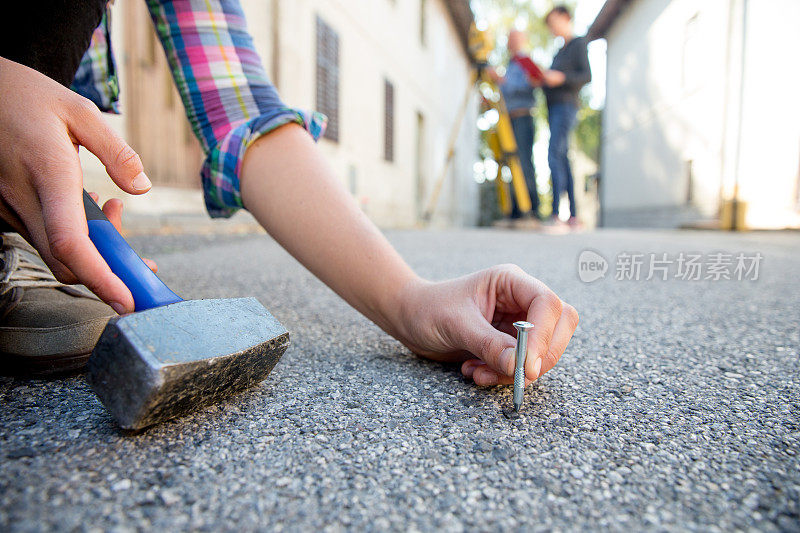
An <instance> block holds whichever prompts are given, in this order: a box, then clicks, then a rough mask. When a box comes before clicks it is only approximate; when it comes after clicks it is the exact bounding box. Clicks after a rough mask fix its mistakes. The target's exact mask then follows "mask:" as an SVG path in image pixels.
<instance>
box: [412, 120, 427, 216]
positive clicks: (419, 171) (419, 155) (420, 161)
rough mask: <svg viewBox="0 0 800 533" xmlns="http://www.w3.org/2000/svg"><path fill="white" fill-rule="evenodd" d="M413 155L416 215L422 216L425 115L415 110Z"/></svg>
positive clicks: (423, 207) (423, 200)
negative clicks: (414, 148)
mask: <svg viewBox="0 0 800 533" xmlns="http://www.w3.org/2000/svg"><path fill="white" fill-rule="evenodd" d="M414 155H415V158H414V159H415V161H414V166H415V167H416V168H415V174H416V176H415V177H416V182H417V190H416V203H417V216H419V217H422V214H423V212H424V209H425V206H424V202H425V116H424V115H423V114H422V113H421V112H420V111H417V146H416V150H415V154H414Z"/></svg>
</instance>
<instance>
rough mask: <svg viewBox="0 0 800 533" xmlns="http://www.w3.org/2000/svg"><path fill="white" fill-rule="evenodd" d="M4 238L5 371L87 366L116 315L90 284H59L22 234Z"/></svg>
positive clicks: (0, 350)
mask: <svg viewBox="0 0 800 533" xmlns="http://www.w3.org/2000/svg"><path fill="white" fill-rule="evenodd" d="M0 240H1V241H2V247H1V248H0V373H2V374H27V375H47V374H54V373H60V372H69V371H75V370H79V369H81V368H83V367H84V366H85V365H86V361H87V360H88V359H89V354H90V353H91V352H92V349H93V348H94V345H95V344H96V343H97V339H98V338H99V337H100V333H102V332H103V328H104V327H105V325H106V322H108V319H109V318H111V317H112V316H115V314H116V313H114V310H113V309H111V307H109V306H107V305H106V304H104V303H103V302H101V301H100V300H99V299H97V297H96V296H94V295H93V294H92V293H90V292H89V291H88V290H87V289H86V288H85V287H83V286H70V285H63V284H62V283H59V282H58V281H57V280H56V279H55V278H54V277H53V274H52V273H51V272H50V270H49V269H48V268H47V266H46V265H45V264H44V261H42V259H41V258H40V257H39V254H37V253H36V251H35V250H34V249H33V248H32V247H31V246H30V245H29V244H28V243H27V242H25V241H24V240H23V239H22V238H21V237H20V236H19V235H17V234H16V233H3V234H0Z"/></svg>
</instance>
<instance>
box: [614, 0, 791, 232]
mask: <svg viewBox="0 0 800 533" xmlns="http://www.w3.org/2000/svg"><path fill="white" fill-rule="evenodd" d="M745 3H746V4H747V10H746V13H745V9H744V8H745ZM798 23H800V3H798V2H796V1H793V0H758V1H755V0H749V1H748V0H708V1H704V2H701V3H698V2H695V1H693V0H637V1H634V2H631V3H630V4H628V5H627V6H626V7H625V8H624V10H623V12H622V13H621V15H620V16H619V18H618V19H617V20H616V21H615V22H614V24H613V26H612V27H611V29H610V31H609V33H608V35H607V41H608V75H607V96H606V108H605V111H604V116H603V147H602V157H601V162H602V179H603V195H602V196H603V207H604V209H605V210H606V214H608V215H613V214H614V212H625V211H637V210H638V211H643V210H644V211H651V212H653V210H658V209H661V210H665V211H669V210H675V211H677V210H681V209H684V210H691V211H692V212H693V213H694V215H690V216H695V217H706V218H714V217H716V216H717V214H718V211H719V210H720V207H721V203H722V202H723V201H725V200H728V199H730V198H731V197H732V195H733V189H734V182H735V181H736V180H737V179H738V181H739V196H740V198H741V200H742V201H744V202H745V203H746V204H747V223H748V225H750V226H753V227H780V226H785V225H793V224H794V223H796V219H797V211H796V209H797V187H798V159H799V158H800V109H799V108H798V105H799V104H798V99H797V98H796V95H795V94H794V93H796V87H797V86H798V71H797V70H796V69H791V68H786V66H785V63H783V62H784V60H785V58H781V57H780V55H779V54H775V51H776V46H780V47H781V48H782V49H784V50H788V49H799V48H800V36H798V34H797V32H796V30H795V29H794V28H796V26H797V24H798ZM778 41H779V42H778ZM743 47H744V48H743ZM743 57H744V59H743ZM743 68H744V72H743V70H742V69H743ZM742 83H744V87H743V86H742Z"/></svg>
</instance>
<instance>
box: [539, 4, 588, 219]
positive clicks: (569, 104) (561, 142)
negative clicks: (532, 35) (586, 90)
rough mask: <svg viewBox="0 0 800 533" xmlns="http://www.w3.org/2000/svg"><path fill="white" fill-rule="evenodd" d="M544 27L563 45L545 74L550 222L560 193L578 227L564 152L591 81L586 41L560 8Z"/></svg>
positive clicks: (564, 8) (553, 13) (567, 163)
mask: <svg viewBox="0 0 800 533" xmlns="http://www.w3.org/2000/svg"><path fill="white" fill-rule="evenodd" d="M545 22H546V23H547V27H548V28H549V29H550V32H551V33H552V34H553V35H555V36H556V37H561V38H562V39H564V46H562V47H561V49H560V50H559V51H558V52H557V53H556V55H555V57H554V58H553V65H552V66H551V67H550V70H548V71H547V72H545V88H544V94H545V97H546V99H547V117H548V121H549V122H550V149H549V151H548V154H547V162H548V164H549V165H550V175H551V176H552V180H553V215H552V216H553V220H554V221H557V220H558V204H559V201H560V200H561V194H562V193H563V192H564V190H566V191H567V196H568V197H569V212H570V213H569V214H570V217H569V223H570V225H573V226H576V225H578V219H577V218H576V217H577V211H576V209H575V184H574V181H573V179H572V169H571V168H570V164H569V158H568V156H567V152H568V150H569V134H570V132H571V131H572V128H573V127H574V126H575V120H576V118H577V114H578V92H579V91H580V90H581V88H582V87H583V86H584V85H586V84H587V83H589V82H590V81H591V80H592V72H591V70H590V68H589V54H588V52H587V50H586V38H585V37H575V36H574V35H573V33H572V16H571V15H570V12H569V10H568V9H567V8H566V7H564V6H556V7H555V8H553V10H552V11H550V13H548V14H547V17H546V18H545Z"/></svg>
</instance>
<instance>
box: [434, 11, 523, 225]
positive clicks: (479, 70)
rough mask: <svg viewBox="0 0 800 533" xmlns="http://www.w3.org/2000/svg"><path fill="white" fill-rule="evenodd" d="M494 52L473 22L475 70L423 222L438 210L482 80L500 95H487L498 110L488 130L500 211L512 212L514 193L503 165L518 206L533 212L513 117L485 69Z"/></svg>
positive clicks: (471, 46) (471, 48) (471, 39)
mask: <svg viewBox="0 0 800 533" xmlns="http://www.w3.org/2000/svg"><path fill="white" fill-rule="evenodd" d="M491 51H492V42H491V39H490V38H489V34H488V33H487V32H485V31H481V30H478V28H477V27H476V26H475V24H474V23H473V24H472V27H471V28H470V31H469V53H470V56H472V59H473V61H474V63H475V70H474V72H473V73H472V75H471V77H470V83H469V85H468V87H467V92H466V94H465V95H464V100H463V103H462V104H461V108H460V109H459V114H458V116H457V118H456V122H455V124H454V125H453V130H452V131H451V133H450V140H449V143H448V146H447V156H446V159H445V162H444V167H443V168H442V170H441V172H440V173H439V176H438V177H437V180H436V183H435V185H434V187H433V191H432V193H431V196H430V199H429V200H428V205H427V207H426V208H425V212H424V213H423V215H422V220H423V221H424V222H430V220H431V218H432V217H433V212H434V211H435V210H436V204H437V203H438V202H439V196H440V195H441V192H442V186H443V185H444V181H445V179H446V178H447V174H448V172H449V171H450V167H451V166H452V164H453V158H454V156H455V145H456V142H457V141H458V134H459V132H460V131H461V126H462V124H463V122H464V117H465V116H466V114H467V109H468V107H469V102H470V100H471V99H472V94H473V93H472V91H474V90H476V89H478V91H479V92H480V85H481V84H483V83H485V84H487V85H489V86H490V87H491V88H492V90H493V91H494V93H495V94H496V95H497V96H498V98H497V101H493V100H490V99H487V98H485V99H484V102H485V105H487V106H488V107H489V108H491V109H494V110H495V111H497V114H498V120H497V124H495V126H494V127H493V128H492V129H490V130H489V131H488V136H487V141H488V145H489V149H490V150H491V151H492V153H493V154H494V160H495V161H496V162H497V177H496V178H495V180H494V182H495V186H496V187H497V198H498V202H499V204H500V211H501V212H502V213H503V215H506V216H508V215H510V214H511V193H510V191H509V188H508V184H507V183H506V182H505V181H503V179H502V173H503V168H504V167H506V168H508V169H509V170H510V171H511V186H512V187H513V188H514V195H515V196H516V199H517V208H518V209H519V210H520V211H521V212H522V213H523V214H527V213H530V211H531V208H532V206H531V197H530V194H529V192H528V186H527V184H526V183H525V175H524V174H523V172H522V165H521V164H520V160H519V155H518V154H517V140H516V139H515V138H514V130H513V129H512V128H511V117H510V116H509V115H508V109H507V108H506V103H505V100H504V99H503V93H502V92H501V91H500V89H499V87H498V86H497V84H496V83H495V82H494V80H493V79H492V78H491V77H490V76H489V73H488V72H487V70H486V69H487V67H488V66H489V61H488V58H489V53H490V52H491Z"/></svg>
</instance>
